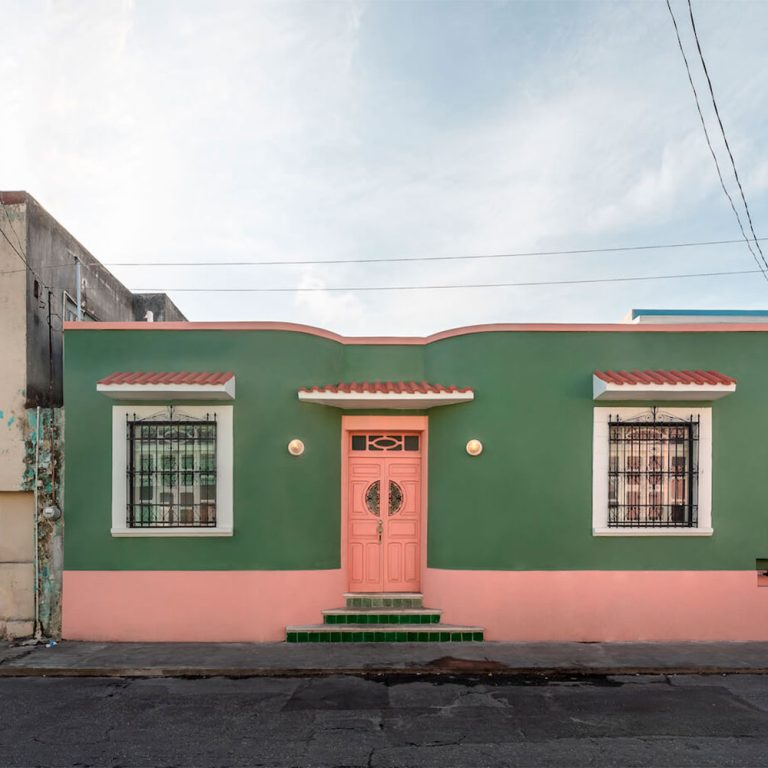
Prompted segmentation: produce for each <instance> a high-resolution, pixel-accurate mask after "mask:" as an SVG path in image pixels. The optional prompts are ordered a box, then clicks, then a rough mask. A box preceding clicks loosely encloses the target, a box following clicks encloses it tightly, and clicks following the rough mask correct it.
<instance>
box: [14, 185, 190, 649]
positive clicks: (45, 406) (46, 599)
mask: <svg viewBox="0 0 768 768" xmlns="http://www.w3.org/2000/svg"><path fill="white" fill-rule="evenodd" d="M78 262H79V265H80V266H79V283H80V284H79V285H78V267H77V264H78ZM78 296H79V297H80V314H81V316H82V319H83V320H85V321H88V320H113V321H118V320H143V319H145V318H147V312H151V313H152V315H151V317H152V318H153V319H154V320H183V319H184V316H183V315H182V314H181V312H180V311H179V309H178V308H177V307H176V306H175V305H174V304H173V302H172V301H170V299H169V298H168V296H167V295H165V294H134V293H132V292H131V291H130V290H128V288H126V287H125V286H124V285H123V284H122V283H121V282H120V281H119V280H118V279H117V278H116V277H115V276H114V275H112V274H111V273H110V272H109V271H108V270H107V269H106V268H105V267H104V266H103V265H101V264H100V263H99V262H98V261H97V260H96V259H95V258H94V257H93V256H92V255H91V254H90V253H89V252H88V251H87V250H86V249H85V248H84V247H83V246H82V245H81V244H80V243H79V242H78V241H77V240H76V239H75V238H74V237H72V235H70V234H69V232H67V231H66V230H65V229H64V227H62V226H61V225H60V224H59V223H58V222H57V221H56V220H55V219H54V218H53V217H52V216H51V215H50V214H48V213H47V212H46V211H45V210H44V209H43V207H42V206H41V205H40V204H39V203H38V202H37V201H36V200H35V199H34V198H33V197H32V196H31V195H29V194H28V193H26V192H0V349H2V352H3V361H2V365H1V366H0V637H2V636H4V635H5V636H10V637H21V636H26V635H31V634H33V633H35V632H36V631H39V632H41V633H42V634H45V635H54V636H55V635H57V634H58V633H59V627H60V613H61V609H60V595H61V588H60V583H61V562H62V555H61V547H62V536H63V522H62V520H61V519H58V518H57V517H56V509H58V508H60V494H61V478H62V476H63V467H62V458H61V457H62V451H61V434H62V426H63V418H64V415H63V409H62V404H63V403H62V327H63V323H64V321H65V320H76V319H77V318H78ZM54 508H55V509H54ZM44 512H45V513H44Z"/></svg>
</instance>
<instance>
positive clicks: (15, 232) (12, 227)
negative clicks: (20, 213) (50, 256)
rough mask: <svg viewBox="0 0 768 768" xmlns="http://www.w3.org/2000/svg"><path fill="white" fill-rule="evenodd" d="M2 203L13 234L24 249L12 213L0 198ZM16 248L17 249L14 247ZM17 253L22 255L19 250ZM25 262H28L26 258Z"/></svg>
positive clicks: (22, 248) (0, 203)
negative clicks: (12, 219)
mask: <svg viewBox="0 0 768 768" xmlns="http://www.w3.org/2000/svg"><path fill="white" fill-rule="evenodd" d="M0 205H1V206H2V207H3V213H4V214H5V218H6V219H8V226H9V227H10V229H11V232H13V236H14V237H15V238H16V242H17V243H18V244H19V248H20V249H21V250H22V251H23V250H24V246H23V245H22V244H21V240H19V233H18V232H17V231H16V228H15V227H14V226H13V221H11V215H10V214H9V213H8V208H6V206H5V203H4V202H3V201H2V200H0ZM6 239H7V238H6ZM14 250H16V249H15V248H14ZM16 253H18V254H19V256H21V253H19V251H18V250H16ZM24 263H26V260H25V262H24Z"/></svg>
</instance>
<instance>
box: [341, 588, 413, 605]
mask: <svg viewBox="0 0 768 768" xmlns="http://www.w3.org/2000/svg"><path fill="white" fill-rule="evenodd" d="M422 597H423V596H422V594H421V592H347V593H346V594H345V595H344V600H345V601H346V604H347V608H422V607H423V604H422Z"/></svg>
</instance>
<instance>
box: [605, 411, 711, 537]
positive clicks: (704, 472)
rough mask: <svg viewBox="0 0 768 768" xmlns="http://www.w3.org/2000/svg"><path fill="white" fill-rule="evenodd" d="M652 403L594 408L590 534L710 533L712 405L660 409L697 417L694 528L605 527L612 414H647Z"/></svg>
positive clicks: (709, 534)
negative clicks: (636, 405)
mask: <svg viewBox="0 0 768 768" xmlns="http://www.w3.org/2000/svg"><path fill="white" fill-rule="evenodd" d="M651 407H653V403H647V404H646V405H643V406H639V407H634V408H626V407H620V408H611V407H610V406H605V407H596V408H594V429H593V434H592V535H593V536H711V535H712V534H713V532H714V531H713V529H712V408H668V407H665V406H659V410H660V411H662V412H663V413H665V414H669V415H670V416H676V417H678V418H683V419H687V418H689V417H691V416H693V417H696V416H698V418H699V456H698V458H699V467H698V515H697V520H698V524H697V526H696V527H695V528H677V527H674V528H673V527H647V528H642V527H641V528H634V527H633V528H609V527H608V455H609V452H610V448H609V427H608V421H609V418H610V417H611V416H614V417H615V416H620V417H621V419H622V420H623V421H628V420H629V419H632V418H635V417H636V416H641V415H642V414H644V413H648V410H649V409H650V408H651Z"/></svg>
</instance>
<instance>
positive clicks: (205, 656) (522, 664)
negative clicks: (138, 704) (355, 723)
mask: <svg viewBox="0 0 768 768" xmlns="http://www.w3.org/2000/svg"><path fill="white" fill-rule="evenodd" d="M742 673H752V674H768V643H490V642H488V643H466V644H457V643H429V644H418V643H401V644H391V645H390V644H384V643H375V644H374V643H368V644H352V643H350V644H346V643H345V644H336V643H328V644H317V645H315V644H310V645H308V644H305V643H291V644H288V643H263V644H251V643H85V642H73V641H64V642H61V643H59V644H58V645H56V646H53V647H50V648H49V647H46V646H45V645H36V646H24V645H11V644H10V643H4V642H2V641H0V677H306V676H327V675H357V676H370V677H375V676H392V677H414V678H415V677H420V676H425V675H426V676H477V675H483V676H488V675H492V676H497V677H515V676H518V677H524V676H532V677H549V676H559V677H562V676H566V677H567V676H577V677H578V676H582V677H583V676H588V675H619V674H621V675H627V674H742Z"/></svg>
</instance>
